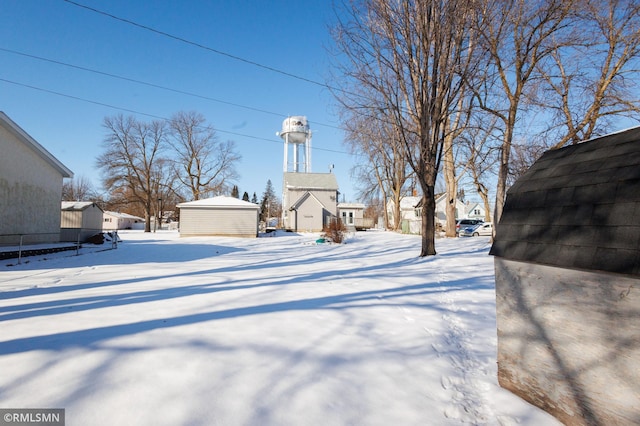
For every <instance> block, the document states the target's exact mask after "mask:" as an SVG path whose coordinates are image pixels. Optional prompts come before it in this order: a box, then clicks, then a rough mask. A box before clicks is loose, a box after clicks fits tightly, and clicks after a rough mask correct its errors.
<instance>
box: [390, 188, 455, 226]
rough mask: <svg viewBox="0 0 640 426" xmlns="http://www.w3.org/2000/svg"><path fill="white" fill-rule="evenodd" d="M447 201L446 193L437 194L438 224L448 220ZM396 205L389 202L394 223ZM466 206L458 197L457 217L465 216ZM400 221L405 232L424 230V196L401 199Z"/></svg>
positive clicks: (436, 215) (443, 223)
mask: <svg viewBox="0 0 640 426" xmlns="http://www.w3.org/2000/svg"><path fill="white" fill-rule="evenodd" d="M446 201H447V197H446V194H440V195H437V196H436V211H435V217H436V226H438V225H441V226H444V225H445V224H446V222H447V214H446ZM394 206H395V203H394V202H393V201H392V200H390V201H389V202H388V203H387V212H388V214H389V221H390V222H391V223H392V224H393V223H395V217H394V211H395V209H394ZM465 207H466V206H465V204H464V203H463V202H462V201H460V200H459V199H456V219H458V218H461V217H465V215H466V208H465ZM400 221H401V229H402V232H403V233H406V234H419V233H420V232H422V197H416V196H410V197H409V196H408V197H402V198H401V199H400Z"/></svg>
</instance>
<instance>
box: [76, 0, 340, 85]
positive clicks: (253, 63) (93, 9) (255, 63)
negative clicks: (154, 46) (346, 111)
mask: <svg viewBox="0 0 640 426" xmlns="http://www.w3.org/2000/svg"><path fill="white" fill-rule="evenodd" d="M64 1H65V2H67V3H69V4H71V5H74V6H77V7H80V8H83V9H86V10H89V11H91V12H94V13H98V14H100V15H103V16H107V17H109V18H111V19H115V20H117V21H120V22H124V23H126V24H129V25H133V26H135V27H138V28H142V29H143V30H147V31H151V32H153V33H156V34H159V35H162V36H164V37H168V38H171V39H173V40H177V41H180V42H182V43H186V44H189V45H191V46H195V47H198V48H200V49H204V50H207V51H209V52H213V53H216V54H218V55H222V56H226V57H228V58H231V59H234V60H236V61H240V62H244V63H246V64H249V65H253V66H255V67H259V68H262V69H265V70H268V71H271V72H274V73H277V74H282V75H284V76H287V77H291V78H295V79H297V80H300V81H304V82H306V83H311V84H314V85H316V86H320V87H323V88H325V89H329V90H333V91H339V92H345V91H344V90H342V89H340V88H337V87H333V86H329V85H327V84H325V83H320V82H318V81H315V80H312V79H310V78H306V77H301V76H299V75H296V74H292V73H290V72H287V71H283V70H281V69H278V68H274V67H271V66H268V65H264V64H261V63H259V62H255V61H252V60H250V59H245V58H242V57H240V56H236V55H232V54H231V53H227V52H223V51H221V50H218V49H214V48H212V47H209V46H205V45H204V44H201V43H197V42H195V41H191V40H187V39H185V38H182V37H179V36H175V35H173V34H169V33H167V32H165V31H161V30H158V29H155V28H152V27H150V26H148V25H144V24H139V23H137V22H134V21H131V20H129V19H126V18H121V17H119V16H116V15H113V14H111V13H108V12H105V11H103V10H100V9H96V8H94V7H90V6H86V5H84V4H81V3H76V2H75V1H72V0H64ZM345 93H348V92H345Z"/></svg>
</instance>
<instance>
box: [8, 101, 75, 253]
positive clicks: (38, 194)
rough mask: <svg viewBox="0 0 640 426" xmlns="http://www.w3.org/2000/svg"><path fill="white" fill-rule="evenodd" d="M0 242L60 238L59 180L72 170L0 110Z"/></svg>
mask: <svg viewBox="0 0 640 426" xmlns="http://www.w3.org/2000/svg"><path fill="white" fill-rule="evenodd" d="M0 152H1V154H0V218H2V220H0V245H17V244H18V243H19V241H20V238H21V236H24V243H25V244H31V243H50V242H58V241H60V201H61V199H62V181H63V179H64V178H70V177H73V173H72V172H71V170H69V169H68V168H67V167H65V166H64V164H62V163H61V162H60V161H59V160H58V159H57V158H55V157H54V156H53V155H52V154H51V153H50V152H49V151H47V150H46V149H45V148H44V147H43V146H42V145H40V144H39V143H38V142H37V141H36V140H35V139H33V138H32V137H31V136H30V135H29V134H28V133H27V132H25V131H24V130H23V129H22V128H21V127H20V126H18V125H17V124H16V123H15V122H13V120H11V119H10V118H9V117H8V116H7V115H6V114H5V113H4V112H2V111H0Z"/></svg>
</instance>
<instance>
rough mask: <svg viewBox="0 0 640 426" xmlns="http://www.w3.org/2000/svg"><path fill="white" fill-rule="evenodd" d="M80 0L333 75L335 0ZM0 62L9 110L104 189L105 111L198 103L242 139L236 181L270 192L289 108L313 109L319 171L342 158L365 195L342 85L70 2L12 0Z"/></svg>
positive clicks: (344, 179)
mask: <svg viewBox="0 0 640 426" xmlns="http://www.w3.org/2000/svg"><path fill="white" fill-rule="evenodd" d="M74 1H77V2H78V3H81V4H83V5H86V6H89V7H93V8H96V9H100V10H102V11H104V12H107V13H110V14H113V15H116V16H118V17H120V18H124V19H127V20H130V21H134V22H136V23H138V24H141V25H145V26H148V27H152V28H154V29H156V30H159V31H162V32H165V33H168V34H171V35H174V36H176V37H180V38H183V39H186V40H189V41H191V42H194V43H198V44H201V45H204V46H206V47H208V48H211V49H214V50H217V51H221V52H225V53H227V54H229V55H233V56H237V57H241V58H244V59H246V60H248V61H252V62H255V63H258V64H261V65H264V66H265V67H272V68H275V69H278V70H282V71H284V72H286V73H290V74H293V75H295V76H299V77H303V78H306V79H309V80H313V81H317V82H320V83H327V82H328V83H329V84H330V81H329V80H328V78H329V75H330V59H329V53H328V50H327V47H328V46H329V45H330V43H331V38H330V35H329V30H328V27H329V26H330V25H331V22H332V21H333V20H334V14H333V10H332V8H331V2H329V1H320V0H318V1H298V2H285V1H279V0H274V1H268V2H261V1H246V0H244V1H243V0H236V1H231V2H227V1H183V0H173V1H150V0H144V1H142V0H139V1H138V0H136V1H131V0H112V1H95V0H74ZM16 52H18V53H20V54H18V53H16ZM21 54H22V55H21ZM24 55H31V56H36V57H41V58H46V59H49V60H52V61H57V62H61V63H65V64H71V65H74V66H77V67H82V68H89V69H93V70H98V71H100V72H103V73H108V74H114V75H118V76H122V77H126V78H129V79H133V80H139V81H143V82H146V83H150V84H154V85H159V86H164V87H167V88H171V89H174V90H177V91H182V92H188V93H194V94H198V95H200V96H202V97H206V98H212V99H216V100H218V101H220V102H216V101H213V100H209V99H202V98H198V97H193V96H188V95H185V94H181V93H176V92H172V91H167V90H162V89H158V88H154V87H149V86H145V85H141V84H137V83H134V82H131V81H124V80H120V79H115V78H112V77H109V76H105V75H101V74H97V73H92V72H87V71H84V70H80V69H77V68H72V67H68V66H63V65H60V64H56V63H52V62H47V61H43V60H40V59H35V58H32V57H28V56H24ZM0 64H1V66H0V110H2V111H4V112H5V113H6V114H7V115H8V116H9V117H11V119H13V120H14V121H15V122H16V123H18V125H20V126H21V127H22V128H23V129H24V130H25V131H26V132H27V133H29V134H30V135H31V136H33V137H34V138H35V139H36V140H37V141H38V142H40V143H41V144H42V145H43V146H44V147H45V148H46V149H47V150H49V151H50V152H51V153H52V154H53V155H55V156H56V157H57V158H58V159H59V160H60V161H62V162H63V163H64V164H65V165H66V166H67V167H69V168H70V169H71V170H72V171H73V172H74V173H75V175H76V177H79V176H84V177H86V178H88V179H90V180H91V181H92V182H94V184H95V185H96V187H100V174H99V171H98V170H97V169H96V168H95V159H96V157H97V156H98V155H100V154H101V153H102V151H103V148H102V145H101V142H102V140H103V139H104V137H105V130H104V129H103V127H102V122H103V119H104V117H106V116H112V115H116V114H120V113H122V114H124V115H129V114H133V115H137V114H135V113H133V112H131V111H135V112H139V113H143V114H149V115H151V116H156V117H167V118H168V117H170V116H171V115H172V114H173V113H175V112H178V111H197V112H200V113H202V114H203V115H204V116H205V117H206V118H207V120H208V122H209V123H210V124H212V125H213V126H214V127H215V128H216V129H217V130H218V136H219V138H220V139H223V140H233V141H235V143H236V146H237V150H238V152H239V153H240V154H241V155H242V157H243V158H242V161H241V163H240V164H239V165H238V172H239V174H240V175H241V177H240V179H239V181H238V182H237V183H238V186H239V188H240V191H241V193H242V192H244V191H247V192H248V193H249V194H252V193H253V192H256V193H257V195H258V197H260V196H261V194H262V192H263V191H264V189H265V186H266V183H267V179H271V181H272V183H273V185H274V188H275V189H276V191H277V192H278V193H279V192H280V191H281V187H282V169H283V164H282V163H283V142H282V140H281V139H280V138H279V137H278V136H276V132H277V131H279V130H280V128H281V125H282V120H283V119H284V118H286V116H287V115H306V116H307V118H308V120H309V122H310V125H311V129H312V131H313V148H314V149H313V152H312V157H311V158H312V171H314V172H327V171H328V166H329V165H330V164H334V165H335V168H334V172H335V173H336V177H337V179H338V183H339V185H340V191H341V193H342V194H344V198H345V199H346V201H356V196H357V194H356V191H355V189H354V187H353V185H352V183H351V179H350V168H351V166H352V164H353V161H354V159H353V157H352V156H351V155H349V154H348V153H347V152H348V149H347V148H346V147H345V146H344V145H343V139H344V135H343V132H342V131H340V130H339V129H338V127H339V123H338V122H337V112H336V107H335V101H334V98H333V95H332V94H331V93H330V92H329V90H328V89H327V88H326V87H322V86H321V85H317V84H313V83H309V82H306V81H303V80H301V79H298V78H294V77H290V76H286V75H283V74H281V73H276V72H273V71H269V70H267V69H265V68H262V67H259V66H256V65H252V64H248V63H246V62H242V61H238V60H235V59H233V58H230V57H228V56H225V55H221V54H217V53H214V52H212V51H209V50H206V49H202V48H199V47H196V46H193V45H190V44H186V43H184V42H180V41H178V40H175V39H172V38H169V37H166V36H162V35H160V34H157V33H154V32H152V31H148V30H145V29H142V28H139V27H136V26H134V25H131V24H127V23H125V22H122V21H119V20H115V19H113V18H110V17H107V16H104V15H101V14H98V13H95V12H92V11H89V10H86V9H84V8H81V7H78V6H76V5H73V4H70V3H68V2H65V1H63V0H28V1H24V0H3V1H2V13H1V14H0ZM16 83H17V84H16ZM27 86H31V87H27ZM35 88H37V89H35ZM39 89H40V90H39ZM51 92H57V93H60V94H64V95H66V96H60V95H58V94H53V93H51ZM75 98H81V99H85V100H89V101H92V102H94V103H91V102H85V101H82V100H79V99H75ZM101 104H102V105H101ZM106 105H109V106H113V107H117V108H111V107H109V106H106ZM138 117H139V118H140V119H142V120H147V121H148V120H152V119H153V118H151V117H148V116H144V115H139V116H138Z"/></svg>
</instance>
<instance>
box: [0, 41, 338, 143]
mask: <svg viewBox="0 0 640 426" xmlns="http://www.w3.org/2000/svg"><path fill="white" fill-rule="evenodd" d="M0 51H3V52H7V53H12V54H14V55H20V56H24V57H27V58H31V59H36V60H39V61H43V62H49V63H52V64H56V65H61V66H65V67H69V68H74V69H77V70H81V71H85V72H90V73H94V74H99V75H104V76H107V77H110V78H115V79H119V80H123V81H128V82H131V83H135V84H141V85H144V86H148V87H153V88H155V89H161V90H166V91H169V92H173V93H178V94H181V95H186V96H192V97H194V98H199V99H204V100H207V101H211V102H217V103H221V104H225V105H230V106H234V107H237V108H243V109H246V110H249V111H254V112H260V113H263V114H269V115H274V116H277V117H287V116H288V115H287V114H280V113H277V112H273V111H268V110H264V109H260V108H255V107H251V106H247V105H242V104H238V103H234V102H229V101H224V100H221V99H216V98H212V97H209V96H204V95H199V94H197V93H193V92H187V91H184V90H179V89H173V88H171V87H167V86H161V85H159V84H155V83H149V82H146V81H142V80H137V79H134V78H131V77H125V76H121V75H117V74H112V73H108V72H105V71H100V70H96V69H93V68H87V67H83V66H80V65H74V64H70V63H67V62H62V61H58V60H55V59H50V58H44V57H42V56H36V55H31V54H28V53H24V52H18V51H16V50H11V49H5V48H2V47H0ZM314 124H317V125H319V126H323V127H329V128H333V129H337V130H341V129H340V127H338V126H333V125H331V124H325V123H320V122H316V121H314Z"/></svg>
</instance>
